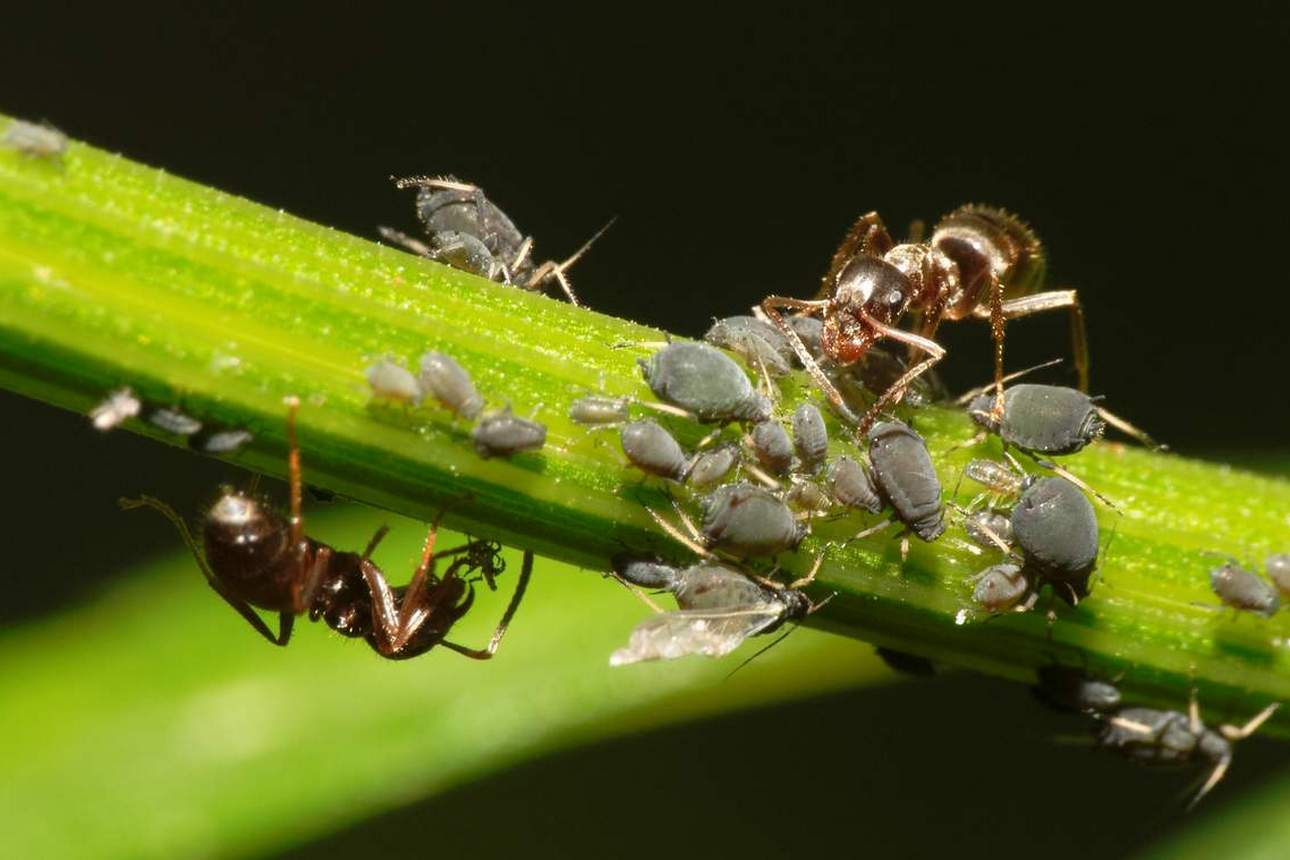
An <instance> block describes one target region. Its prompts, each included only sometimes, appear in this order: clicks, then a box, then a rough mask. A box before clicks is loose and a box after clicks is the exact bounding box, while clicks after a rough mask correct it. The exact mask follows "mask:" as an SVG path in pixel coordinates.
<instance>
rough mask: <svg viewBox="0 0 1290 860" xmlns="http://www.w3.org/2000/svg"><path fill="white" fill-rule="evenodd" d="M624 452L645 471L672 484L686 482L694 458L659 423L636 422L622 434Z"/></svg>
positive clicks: (623, 430) (626, 427) (626, 426)
mask: <svg viewBox="0 0 1290 860" xmlns="http://www.w3.org/2000/svg"><path fill="white" fill-rule="evenodd" d="M619 439H620V440H621V441H622V445H623V453H624V454H626V455H627V459H628V460H630V461H631V464H632V465H633V466H635V467H636V468H638V469H640V470H641V471H642V472H646V473H648V474H651V475H658V476H659V477H661V478H667V479H669V480H672V481H683V480H685V475H686V472H687V471H689V468H690V458H689V457H687V456H686V454H685V451H684V450H682V448H681V445H680V443H678V442H677V441H676V439H675V438H674V437H673V436H672V434H671V433H669V432H667V431H666V430H664V429H663V427H662V426H660V425H659V423H658V422H657V421H649V420H645V421H633V422H631V423H630V424H625V425H623V428H622V430H620V431H619Z"/></svg>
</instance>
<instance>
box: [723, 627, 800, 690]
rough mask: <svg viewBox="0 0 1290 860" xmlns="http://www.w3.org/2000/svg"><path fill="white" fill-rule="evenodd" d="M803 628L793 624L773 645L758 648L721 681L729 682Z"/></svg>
mask: <svg viewBox="0 0 1290 860" xmlns="http://www.w3.org/2000/svg"><path fill="white" fill-rule="evenodd" d="M801 626H802V625H801V624H792V625H790V626H789V628H788V629H787V630H785V631H784V632H783V633H781V634H780V635H778V636H776V637H775V641H773V642H771V643H769V644H767V645H763V646H762V647H760V648H758V649H757V650H756V651H755V652H754V653H753V655H752V656H751V657H749V658H747V659H746V660H744V661H743V662H742V663H740V664H739V665H738V666H736V667H735V668H733V669H731V670H730V674H729V675H726V677H724V678H722V679H721V680H722V682H725V681H729V680H730V679H731V678H733V677H734V676H735V673H736V672H738V671H739V670H740V669H742V668H743V667H745V666H747V665H748V664H749V663H751V662H752V661H754V660H756V659H757V658H758V657H760V656H761V655H763V654H765V653H766V652H767V651H769V650H770V649H772V648H774V647H775V646H776V645H778V644H779V643H781V642H783V641H784V640H785V639H787V638H788V636H789V634H790V633H792V632H793V631H794V630H796V629H797V628H798V627H801Z"/></svg>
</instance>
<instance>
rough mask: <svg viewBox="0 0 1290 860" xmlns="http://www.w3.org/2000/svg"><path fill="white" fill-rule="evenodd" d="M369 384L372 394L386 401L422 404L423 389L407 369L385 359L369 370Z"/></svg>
mask: <svg viewBox="0 0 1290 860" xmlns="http://www.w3.org/2000/svg"><path fill="white" fill-rule="evenodd" d="M367 384H368V385H369V386H371V388H372V394H373V395H375V396H377V397H381V398H384V399H386V400H395V401H398V402H400V403H411V404H413V405H416V404H418V403H420V402H421V387H420V386H419V385H418V384H417V378H416V377H415V376H413V375H412V372H411V371H409V370H408V369H407V368H406V367H402V366H400V365H398V364H395V363H394V362H393V361H390V360H389V359H388V358H383V359H381V360H380V361H378V362H377V363H376V364H374V365H372V366H371V367H369V368H368V369H367Z"/></svg>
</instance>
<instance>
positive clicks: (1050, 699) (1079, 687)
mask: <svg viewBox="0 0 1290 860" xmlns="http://www.w3.org/2000/svg"><path fill="white" fill-rule="evenodd" d="M1035 675H1036V677H1037V679H1038V683H1037V684H1036V685H1035V686H1034V687H1032V688H1031V690H1032V692H1033V693H1034V694H1035V698H1036V699H1038V700H1039V701H1040V702H1042V703H1043V704H1044V705H1046V706H1047V707H1049V708H1051V709H1053V710H1054V711H1061V712H1063V713H1073V714H1105V713H1109V712H1110V711H1113V710H1115V709H1116V708H1118V707H1119V706H1120V690H1119V689H1118V688H1117V687H1116V686H1115V685H1114V684H1111V683H1109V682H1107V681H1099V680H1098V679H1097V678H1090V677H1089V676H1088V674H1087V673H1085V672H1081V671H1080V670H1079V669H1072V668H1071V667H1069V666H1060V665H1056V664H1053V665H1049V666H1043V667H1041V668H1040V669H1039V670H1038V671H1037V672H1036V673H1035Z"/></svg>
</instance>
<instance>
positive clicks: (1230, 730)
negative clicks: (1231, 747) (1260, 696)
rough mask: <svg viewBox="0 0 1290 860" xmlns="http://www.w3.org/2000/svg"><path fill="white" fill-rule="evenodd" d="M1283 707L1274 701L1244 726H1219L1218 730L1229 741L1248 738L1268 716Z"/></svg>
mask: <svg viewBox="0 0 1290 860" xmlns="http://www.w3.org/2000/svg"><path fill="white" fill-rule="evenodd" d="M1279 707H1281V703H1280V702H1273V703H1272V704H1270V705H1268V706H1267V707H1266V708H1264V709H1263V710H1261V711H1259V712H1258V713H1257V714H1255V715H1254V716H1253V717H1251V718H1250V719H1249V720H1248V721H1247V722H1246V723H1245V725H1243V726H1219V727H1218V730H1219V732H1220V733H1221V734H1222V735H1223V737H1225V738H1227V739H1228V740H1229V741H1241V740H1245V739H1246V738H1248V737H1249V736H1250V735H1252V734H1254V733H1255V732H1257V731H1258V730H1259V727H1260V726H1262V725H1263V724H1264V723H1266V722H1267V721H1268V718H1269V717H1271V716H1272V715H1273V714H1274V713H1276V710H1277V708H1279Z"/></svg>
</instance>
